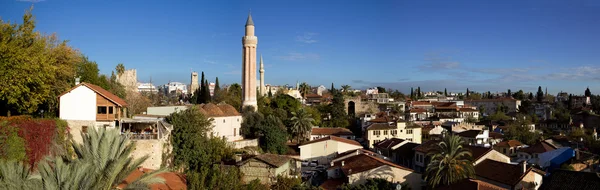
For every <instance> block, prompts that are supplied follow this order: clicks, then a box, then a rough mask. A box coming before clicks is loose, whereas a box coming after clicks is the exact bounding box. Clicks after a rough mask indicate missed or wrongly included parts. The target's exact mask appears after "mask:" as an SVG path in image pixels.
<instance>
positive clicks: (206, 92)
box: [202, 80, 210, 103]
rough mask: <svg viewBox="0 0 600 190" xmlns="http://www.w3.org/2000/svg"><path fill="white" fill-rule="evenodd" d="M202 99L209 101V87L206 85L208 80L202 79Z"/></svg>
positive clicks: (205, 101)
mask: <svg viewBox="0 0 600 190" xmlns="http://www.w3.org/2000/svg"><path fill="white" fill-rule="evenodd" d="M202 100H204V103H209V102H210V88H209V86H208V80H204V92H203V93H202Z"/></svg>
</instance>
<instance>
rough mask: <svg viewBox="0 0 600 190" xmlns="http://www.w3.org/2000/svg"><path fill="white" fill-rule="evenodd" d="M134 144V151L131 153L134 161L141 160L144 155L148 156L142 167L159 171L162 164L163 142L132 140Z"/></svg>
mask: <svg viewBox="0 0 600 190" xmlns="http://www.w3.org/2000/svg"><path fill="white" fill-rule="evenodd" d="M131 142H132V143H135V149H134V150H133V152H132V153H131V155H132V156H133V158H134V159H137V158H141V157H143V156H145V155H148V156H150V157H149V158H148V159H147V160H146V161H144V162H143V163H142V165H141V166H142V167H144V168H149V169H153V170H156V169H159V168H160V165H161V164H162V162H163V160H162V155H163V151H164V150H163V147H164V146H165V141H164V140H132V141H131Z"/></svg>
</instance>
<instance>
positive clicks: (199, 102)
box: [196, 71, 206, 104]
mask: <svg viewBox="0 0 600 190" xmlns="http://www.w3.org/2000/svg"><path fill="white" fill-rule="evenodd" d="M199 89H200V93H198V100H197V101H196V102H197V103H198V104H203V103H206V100H205V99H204V71H202V77H201V78H200V88H199Z"/></svg>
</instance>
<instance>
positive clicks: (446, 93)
mask: <svg viewBox="0 0 600 190" xmlns="http://www.w3.org/2000/svg"><path fill="white" fill-rule="evenodd" d="M444 96H448V90H446V88H444Z"/></svg>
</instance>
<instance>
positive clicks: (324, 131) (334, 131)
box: [310, 127, 354, 136]
mask: <svg viewBox="0 0 600 190" xmlns="http://www.w3.org/2000/svg"><path fill="white" fill-rule="evenodd" d="M310 134H311V135H334V136H340V135H354V133H352V131H350V130H349V129H346V128H339V127H338V128H324V127H320V128H312V130H311V133H310Z"/></svg>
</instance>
